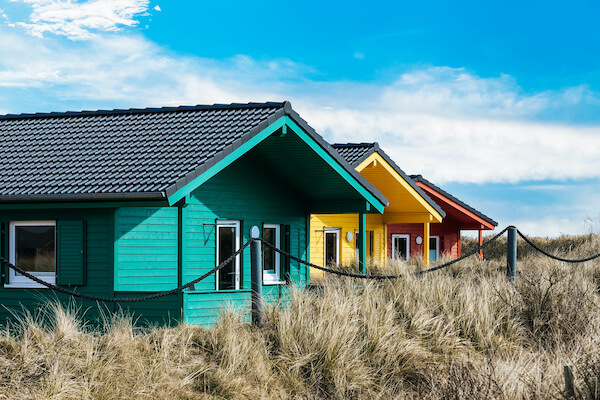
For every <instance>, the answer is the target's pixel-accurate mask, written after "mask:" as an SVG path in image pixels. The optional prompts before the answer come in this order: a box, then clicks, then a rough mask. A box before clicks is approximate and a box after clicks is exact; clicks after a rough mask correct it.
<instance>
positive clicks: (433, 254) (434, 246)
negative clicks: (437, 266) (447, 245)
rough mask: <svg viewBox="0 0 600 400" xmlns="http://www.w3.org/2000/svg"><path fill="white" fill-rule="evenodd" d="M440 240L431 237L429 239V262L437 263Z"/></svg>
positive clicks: (436, 237)
mask: <svg viewBox="0 0 600 400" xmlns="http://www.w3.org/2000/svg"><path fill="white" fill-rule="evenodd" d="M439 244H440V238H439V236H431V237H430V238H429V260H431V261H437V260H438V258H439V254H440V246H439Z"/></svg>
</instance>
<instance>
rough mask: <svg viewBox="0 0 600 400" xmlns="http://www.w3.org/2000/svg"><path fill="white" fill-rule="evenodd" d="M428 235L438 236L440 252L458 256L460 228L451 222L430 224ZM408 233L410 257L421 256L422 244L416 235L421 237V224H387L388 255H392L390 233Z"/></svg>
mask: <svg viewBox="0 0 600 400" xmlns="http://www.w3.org/2000/svg"><path fill="white" fill-rule="evenodd" d="M429 226H430V235H431V236H439V237H440V254H447V255H450V256H451V257H452V258H458V257H459V255H460V254H459V252H460V230H459V229H458V227H457V226H456V224H453V223H444V222H443V223H441V224H431V225H429ZM399 234H400V235H407V234H408V235H410V255H411V257H423V244H417V242H416V239H417V236H421V237H423V235H424V227H423V224H388V225H387V248H388V257H391V256H392V235H399Z"/></svg>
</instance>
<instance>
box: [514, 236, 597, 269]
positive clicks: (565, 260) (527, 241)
mask: <svg viewBox="0 0 600 400" xmlns="http://www.w3.org/2000/svg"><path fill="white" fill-rule="evenodd" d="M517 234H519V236H520V237H521V239H523V240H524V241H525V243H527V244H528V245H530V246H531V247H533V248H534V249H535V250H537V251H539V252H540V253H542V254H543V255H545V256H547V257H550V258H553V259H555V260H558V261H563V262H566V263H573V264H577V263H582V262H586V261H591V260H594V259H596V258H598V257H600V253H598V254H596V255H594V256H591V257H588V258H582V259H580V260H569V259H566V258H562V257H558V256H555V255H553V254H550V253H548V252H547V251H545V250H543V249H541V248H539V247H538V246H536V245H535V244H534V243H533V242H532V241H531V240H530V239H529V238H528V237H527V236H525V235H524V234H523V233H522V232H521V231H520V230H518V229H517Z"/></svg>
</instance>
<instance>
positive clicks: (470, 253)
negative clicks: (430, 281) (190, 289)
mask: <svg viewBox="0 0 600 400" xmlns="http://www.w3.org/2000/svg"><path fill="white" fill-rule="evenodd" d="M507 230H508V227H506V228H504V229H503V230H502V231H501V232H499V233H498V234H497V235H496V236H494V237H493V238H491V239H490V240H488V241H487V242H485V243H483V244H482V245H481V246H479V247H477V248H476V249H475V250H473V251H470V252H468V253H467V254H465V255H463V256H462V257H460V258H457V259H455V260H451V261H448V262H446V263H444V264H441V265H437V266H435V267H432V268H429V269H426V270H423V271H417V272H413V275H415V276H418V275H423V274H426V273H428V272H433V271H438V270H440V269H442V268H446V267H448V266H450V265H452V264H455V263H457V262H459V261H462V260H464V259H465V258H467V257H470V256H472V255H473V254H476V253H477V252H478V251H479V250H480V249H484V248H485V247H487V246H488V245H489V244H490V243H492V242H494V241H495V240H496V239H498V238H499V237H500V236H502V235H503V234H504V233H505V232H506V231H507ZM256 240H260V241H261V242H262V243H263V244H264V245H266V246H267V247H270V248H271V249H273V250H275V251H276V252H278V253H279V254H281V255H283V256H284V257H288V258H290V259H292V260H294V261H296V262H299V263H301V264H304V265H307V266H309V267H311V268H316V269H319V270H321V271H325V272H329V273H331V274H335V275H340V276H347V277H350V278H360V279H375V280H383V279H399V278H403V277H404V275H363V274H355V273H352V272H345V271H338V270H335V269H331V268H326V267H321V266H320V265H316V264H312V263H310V262H308V261H304V260H302V259H300V258H298V257H295V256H293V255H291V254H290V253H288V252H285V251H283V250H280V249H278V248H276V247H275V246H273V245H272V244H271V243H269V242H265V241H264V240H262V239H256Z"/></svg>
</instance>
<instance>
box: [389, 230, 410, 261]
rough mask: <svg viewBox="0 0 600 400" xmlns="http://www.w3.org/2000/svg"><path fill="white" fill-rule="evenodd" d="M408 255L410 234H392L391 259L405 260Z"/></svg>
mask: <svg viewBox="0 0 600 400" xmlns="http://www.w3.org/2000/svg"><path fill="white" fill-rule="evenodd" d="M409 256H410V235H392V259H399V260H406V261H408V257H409Z"/></svg>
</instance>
